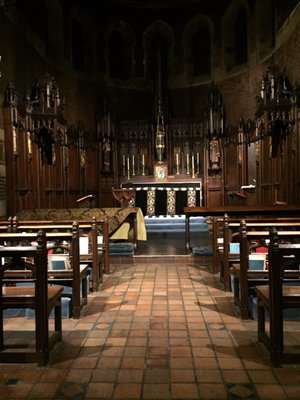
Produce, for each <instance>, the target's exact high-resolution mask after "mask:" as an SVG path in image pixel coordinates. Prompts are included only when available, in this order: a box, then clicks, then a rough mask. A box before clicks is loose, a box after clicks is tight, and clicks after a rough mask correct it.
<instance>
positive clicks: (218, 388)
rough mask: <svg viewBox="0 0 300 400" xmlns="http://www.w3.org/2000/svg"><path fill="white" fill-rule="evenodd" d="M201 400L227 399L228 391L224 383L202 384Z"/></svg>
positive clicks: (200, 388) (200, 387) (200, 385)
mask: <svg viewBox="0 0 300 400" xmlns="http://www.w3.org/2000/svg"><path fill="white" fill-rule="evenodd" d="M199 392H200V399H212V400H215V399H218V400H225V399H227V398H228V397H227V391H226V388H225V386H224V384H223V383H200V384H199Z"/></svg>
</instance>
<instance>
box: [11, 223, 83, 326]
mask: <svg viewBox="0 0 300 400" xmlns="http://www.w3.org/2000/svg"><path fill="white" fill-rule="evenodd" d="M20 226H22V227H24V225H20ZM26 226H27V225H26ZM41 229H42V230H43V231H44V232H45V233H46V237H47V247H49V242H52V243H54V242H58V243H61V242H62V241H66V242H68V243H69V246H70V261H71V269H69V270H67V269H65V270H62V271H53V270H48V272H47V278H48V282H49V283H51V284H53V283H55V284H57V285H63V286H69V287H71V288H72V292H71V299H72V317H73V318H74V319H78V318H80V314H81V310H82V308H83V307H84V306H85V305H86V304H87V300H88V297H87V273H88V271H87V266H86V265H80V256H79V228H78V223H77V222H73V223H72V224H70V223H69V224H68V225H64V224H63V225H58V224H57V225H56V224H53V225H45V224H32V226H31V229H28V230H27V231H26V232H25V233H24V230H23V229H22V232H23V233H21V232H13V233H11V234H10V238H11V240H12V241H15V240H17V239H16V238H18V237H22V238H23V237H24V238H25V237H26V234H29V233H31V234H34V233H35V234H36V233H37V232H38V231H39V230H41ZM14 230H15V228H14ZM20 235H21V236H20ZM15 277H17V278H19V279H20V276H18V272H17V271H7V272H6V274H5V279H6V281H7V282H8V281H9V280H10V281H12V280H13V279H15Z"/></svg>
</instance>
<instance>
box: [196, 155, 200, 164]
mask: <svg viewBox="0 0 300 400" xmlns="http://www.w3.org/2000/svg"><path fill="white" fill-rule="evenodd" d="M199 161H200V157H199V153H197V154H196V162H197V165H199Z"/></svg>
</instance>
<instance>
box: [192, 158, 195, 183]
mask: <svg viewBox="0 0 300 400" xmlns="http://www.w3.org/2000/svg"><path fill="white" fill-rule="evenodd" d="M192 178H195V160H194V154H192Z"/></svg>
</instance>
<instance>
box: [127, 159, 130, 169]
mask: <svg viewBox="0 0 300 400" xmlns="http://www.w3.org/2000/svg"><path fill="white" fill-rule="evenodd" d="M127 170H128V171H129V170H130V161H129V157H127Z"/></svg>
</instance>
